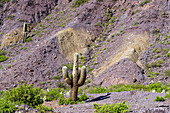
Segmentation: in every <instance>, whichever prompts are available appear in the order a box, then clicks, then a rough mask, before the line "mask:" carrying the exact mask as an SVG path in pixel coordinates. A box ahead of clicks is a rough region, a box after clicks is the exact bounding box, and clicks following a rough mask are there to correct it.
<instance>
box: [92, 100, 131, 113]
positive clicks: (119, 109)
mask: <svg viewBox="0 0 170 113" xmlns="http://www.w3.org/2000/svg"><path fill="white" fill-rule="evenodd" d="M128 107H129V106H128V105H126V104H125V101H123V102H121V103H120V104H118V103H113V104H111V105H109V104H104V105H102V106H99V105H98V104H96V103H94V104H93V109H95V111H94V113H126V112H129V110H127V109H128Z"/></svg>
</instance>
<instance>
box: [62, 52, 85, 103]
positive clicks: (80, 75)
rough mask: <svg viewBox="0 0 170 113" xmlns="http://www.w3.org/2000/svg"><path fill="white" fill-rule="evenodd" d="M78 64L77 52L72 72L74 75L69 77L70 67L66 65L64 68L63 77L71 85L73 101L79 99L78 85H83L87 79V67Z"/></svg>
mask: <svg viewBox="0 0 170 113" xmlns="http://www.w3.org/2000/svg"><path fill="white" fill-rule="evenodd" d="M78 66H79V65H78V53H75V55H74V66H73V73H72V75H73V77H71V78H69V76H68V69H67V67H66V66H64V67H63V69H62V73H63V78H64V80H65V82H66V83H67V84H68V85H69V86H70V87H71V92H70V97H71V98H72V100H73V101H76V100H77V94H78V87H80V86H82V85H83V84H84V82H85V80H86V67H85V66H83V67H82V68H81V69H80V68H79V67H78Z"/></svg>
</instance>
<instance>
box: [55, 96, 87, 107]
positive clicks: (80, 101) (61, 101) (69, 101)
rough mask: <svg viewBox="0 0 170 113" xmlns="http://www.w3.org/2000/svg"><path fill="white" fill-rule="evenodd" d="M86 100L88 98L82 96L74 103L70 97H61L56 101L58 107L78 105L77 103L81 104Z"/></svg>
mask: <svg viewBox="0 0 170 113" xmlns="http://www.w3.org/2000/svg"><path fill="white" fill-rule="evenodd" d="M87 99H88V97H87V95H85V94H82V95H81V96H80V97H78V99H77V101H76V102H75V101H73V100H72V99H71V98H70V97H69V98H67V99H65V98H64V97H63V96H61V97H60V99H59V101H58V104H59V105H68V104H78V103H83V102H84V101H85V100H87Z"/></svg>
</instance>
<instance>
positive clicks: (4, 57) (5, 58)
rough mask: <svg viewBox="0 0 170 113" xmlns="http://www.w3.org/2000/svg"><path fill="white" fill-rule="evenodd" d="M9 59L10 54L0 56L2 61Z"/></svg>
mask: <svg viewBox="0 0 170 113" xmlns="http://www.w3.org/2000/svg"><path fill="white" fill-rule="evenodd" d="M7 59H8V56H5V55H1V56H0V62H3V61H6V60H7Z"/></svg>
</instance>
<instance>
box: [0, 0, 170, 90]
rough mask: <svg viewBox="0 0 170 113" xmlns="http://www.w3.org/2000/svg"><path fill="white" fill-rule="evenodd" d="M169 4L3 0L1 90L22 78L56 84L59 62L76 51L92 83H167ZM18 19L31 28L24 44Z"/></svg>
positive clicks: (131, 1)
mask: <svg viewBox="0 0 170 113" xmlns="http://www.w3.org/2000/svg"><path fill="white" fill-rule="evenodd" d="M168 4H169V3H168V1H166V0H161V1H157V0H155V1H150V2H145V1H142V0H139V1H133V0H130V1H112V0H106V1H103V2H102V1H97V0H89V1H88V2H87V3H85V4H83V5H80V6H79V7H77V6H74V4H73V2H69V1H55V0H54V1H53V0H50V1H39V0H37V1H16V2H12V1H10V2H7V3H5V4H4V5H3V7H2V9H1V10H2V12H3V14H2V16H1V20H2V22H1V48H2V49H3V50H5V51H6V55H7V56H9V58H8V60H7V61H5V62H1V71H0V73H1V74H0V75H1V89H4V88H9V87H11V86H12V87H16V86H17V83H18V82H21V81H22V82H26V83H33V84H35V85H36V86H39V85H42V84H41V83H42V82H44V81H49V82H50V83H51V85H52V86H53V87H56V80H55V79H53V77H54V76H56V75H57V76H59V77H61V68H62V66H63V65H64V64H65V65H67V64H70V65H71V63H72V59H73V57H72V56H73V54H74V53H75V52H78V53H80V54H81V63H82V64H83V65H86V66H87V67H88V70H89V73H88V78H89V79H91V80H92V82H93V83H94V84H97V85H102V86H105V87H107V86H111V85H115V84H118V83H125V84H129V83H130V84H131V83H146V84H148V83H150V82H151V81H162V82H164V83H167V82H170V81H169V80H170V79H169V77H168V76H169V75H167V74H166V76H165V73H166V72H167V71H168V70H169V68H170V66H169V63H170V61H169V47H170V45H169V21H168V20H169V10H168V8H169V5H168ZM11 15H13V16H12V17H11V18H8V17H9V16H11ZM47 15H48V16H47ZM45 16H46V17H45ZM21 20H22V21H21ZM23 22H27V23H29V26H31V27H29V28H28V29H29V30H28V32H29V33H28V39H30V40H31V41H29V42H27V43H21V42H22V38H23V37H22V25H23ZM14 43H15V44H14ZM167 73H169V72H167ZM48 85H49V84H48V83H47V84H45V85H43V87H47V86H48Z"/></svg>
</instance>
